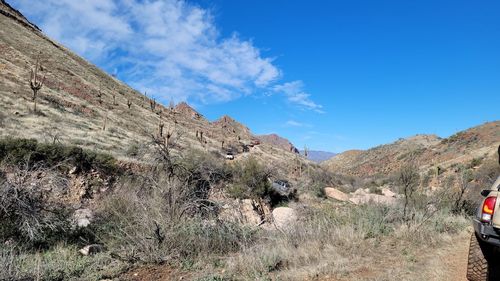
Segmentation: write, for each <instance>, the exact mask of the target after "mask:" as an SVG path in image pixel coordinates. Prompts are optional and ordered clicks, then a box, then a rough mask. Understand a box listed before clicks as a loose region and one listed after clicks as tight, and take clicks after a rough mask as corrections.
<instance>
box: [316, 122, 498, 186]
mask: <svg viewBox="0 0 500 281" xmlns="http://www.w3.org/2000/svg"><path fill="white" fill-rule="evenodd" d="M499 145H500V121H493V122H488V123H485V124H482V125H479V126H476V127H473V128H470V129H467V130H464V131H461V132H458V133H456V134H454V135H452V136H450V137H448V138H444V139H443V138H440V137H438V136H436V135H416V136H413V137H409V138H402V139H399V140H397V141H396V142H393V143H390V144H385V145H381V146H377V147H374V148H371V149H368V150H349V151H345V152H343V153H340V154H338V155H336V156H335V157H333V158H331V159H330V160H328V161H325V162H323V163H322V165H323V166H324V167H326V168H327V169H329V170H330V171H332V172H335V173H341V174H348V175H352V176H363V177H366V176H373V175H389V174H392V173H394V172H396V171H398V170H399V169H400V168H401V167H402V166H404V165H407V164H409V163H410V164H416V165H418V167H419V168H420V171H421V172H422V173H425V172H427V171H429V170H431V169H434V170H436V169H437V170H440V171H441V172H440V173H443V171H447V172H449V174H448V173H444V174H443V175H447V176H448V175H450V176H451V175H454V172H455V171H457V168H456V167H458V166H460V165H462V166H464V165H465V166H466V165H469V166H470V165H473V164H471V163H481V162H483V160H488V159H494V158H496V153H497V150H498V146H499Z"/></svg>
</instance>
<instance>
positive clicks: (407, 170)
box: [397, 164, 420, 220]
mask: <svg viewBox="0 0 500 281" xmlns="http://www.w3.org/2000/svg"><path fill="white" fill-rule="evenodd" d="M419 180H420V174H419V173H418V170H417V167H416V166H414V165H412V164H408V165H406V166H404V167H402V168H401V170H400V171H399V173H398V176H397V181H398V183H399V184H400V186H401V189H402V192H403V194H404V207H403V218H404V219H405V220H408V208H409V206H410V204H411V203H412V201H414V199H415V198H414V194H415V191H416V190H417V187H418V183H419Z"/></svg>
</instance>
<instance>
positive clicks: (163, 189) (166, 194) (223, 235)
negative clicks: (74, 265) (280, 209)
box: [98, 178, 252, 263]
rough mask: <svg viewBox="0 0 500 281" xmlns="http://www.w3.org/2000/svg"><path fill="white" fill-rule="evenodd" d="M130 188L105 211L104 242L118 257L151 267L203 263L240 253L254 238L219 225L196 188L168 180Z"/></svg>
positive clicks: (102, 214)
mask: <svg viewBox="0 0 500 281" xmlns="http://www.w3.org/2000/svg"><path fill="white" fill-rule="evenodd" d="M147 182H149V183H150V184H152V186H148V185H149V184H148V183H137V182H136V183H135V184H129V185H128V187H125V186H124V187H123V188H121V189H120V191H119V192H117V193H116V194H113V195H112V196H109V197H108V198H107V200H105V201H104V202H103V203H102V206H101V208H100V211H99V216H100V217H101V219H100V223H99V224H100V225H101V226H100V229H99V230H98V236H99V237H100V238H101V240H102V241H104V242H105V243H106V245H108V246H109V248H110V250H111V251H113V252H114V253H115V254H116V255H117V256H119V257H121V259H123V260H127V261H142V262H147V263H163V262H170V263H173V262H182V261H185V260H197V259H198V258H199V257H204V256H208V255H211V254H226V253H228V252H232V251H236V250H238V249H239V247H240V246H241V245H242V244H246V243H247V242H248V241H250V240H251V237H252V232H251V231H250V230H247V229H246V228H244V227H241V226H239V225H236V224H232V223H225V222H222V221H218V220H216V219H214V216H213V215H215V213H214V211H215V210H213V209H211V208H210V207H211V206H210V205H206V204H205V203H206V202H205V200H203V199H202V198H198V197H197V196H196V194H197V193H196V192H195V190H194V189H195V188H196V186H186V185H183V184H181V183H180V182H177V181H170V180H168V179H167V178H163V179H162V178H160V179H158V178H157V179H155V180H154V181H147Z"/></svg>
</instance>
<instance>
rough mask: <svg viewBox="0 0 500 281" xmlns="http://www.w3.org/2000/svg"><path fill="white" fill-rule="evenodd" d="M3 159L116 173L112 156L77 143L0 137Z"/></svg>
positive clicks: (8, 161) (13, 161) (1, 157)
mask: <svg viewBox="0 0 500 281" xmlns="http://www.w3.org/2000/svg"><path fill="white" fill-rule="evenodd" d="M0 161H4V162H5V163H7V164H15V165H19V164H27V165H29V166H34V165H41V164H43V165H45V166H47V167H53V166H56V165H60V164H66V165H68V166H76V167H77V168H78V169H80V170H82V171H89V170H91V169H96V170H99V171H101V172H103V173H107V174H111V173H115V172H117V166H116V163H115V160H114V158H113V157H112V156H110V155H108V154H103V153H97V152H93V151H89V150H85V149H82V148H80V147H77V146H66V145H61V144H48V143H39V142H38V141H36V140H34V139H15V138H6V139H2V140H0Z"/></svg>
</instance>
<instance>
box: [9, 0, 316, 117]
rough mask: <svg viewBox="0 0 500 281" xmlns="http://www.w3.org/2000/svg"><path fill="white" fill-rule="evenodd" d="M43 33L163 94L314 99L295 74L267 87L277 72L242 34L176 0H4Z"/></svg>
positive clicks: (305, 103)
mask: <svg viewBox="0 0 500 281" xmlns="http://www.w3.org/2000/svg"><path fill="white" fill-rule="evenodd" d="M12 2H13V4H14V6H16V7H17V8H19V9H20V10H21V11H22V12H24V13H26V15H27V16H28V17H29V18H32V19H33V20H34V21H35V22H36V23H37V24H38V25H39V26H40V27H41V28H42V29H43V30H44V31H45V32H46V33H47V34H48V35H49V36H50V37H52V38H54V39H56V40H58V41H60V42H62V43H63V44H65V45H67V46H68V47H69V48H71V49H73V50H75V51H76V52H77V53H79V54H80V55H82V56H84V57H86V58H88V59H90V60H91V61H93V62H95V63H97V64H99V65H100V66H102V67H104V68H105V69H109V70H110V71H112V72H114V71H115V70H118V72H117V73H118V77H119V78H121V79H123V80H125V81H126V82H127V83H129V84H130V85H132V86H134V87H136V88H137V89H138V90H140V91H148V93H149V94H152V95H154V96H156V97H157V98H160V99H161V98H163V99H164V100H167V101H168V100H170V98H174V99H176V100H191V101H193V102H201V103H213V102H225V101H230V100H233V99H236V98H238V97H240V96H242V95H250V94H252V93H255V92H257V91H264V92H265V91H269V90H270V89H273V88H274V89H275V90H276V91H280V92H284V93H285V94H286V96H287V99H288V101H290V102H291V103H294V104H297V105H299V106H301V107H302V108H305V109H312V110H315V111H318V112H319V111H321V106H320V105H317V104H315V103H314V102H312V101H311V100H310V96H309V94H306V93H304V92H303V91H302V88H303V83H302V82H300V81H297V82H292V83H286V84H283V85H280V86H275V83H276V82H277V81H278V79H280V78H281V76H282V75H281V71H280V70H279V69H278V68H277V67H276V66H275V65H274V64H273V59H272V58H266V57H263V55H262V54H261V51H260V50H259V49H258V48H257V47H255V46H254V45H253V43H252V42H251V41H249V40H243V39H241V38H240V37H239V36H238V35H237V34H233V35H232V36H229V37H226V38H222V37H221V36H220V34H219V31H218V29H217V27H216V25H215V23H214V20H213V17H212V15H211V13H210V12H209V11H208V10H206V9H203V8H201V7H199V6H196V5H194V4H191V3H189V2H187V1H184V0H80V1H75V0H45V1H33V0H12Z"/></svg>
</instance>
